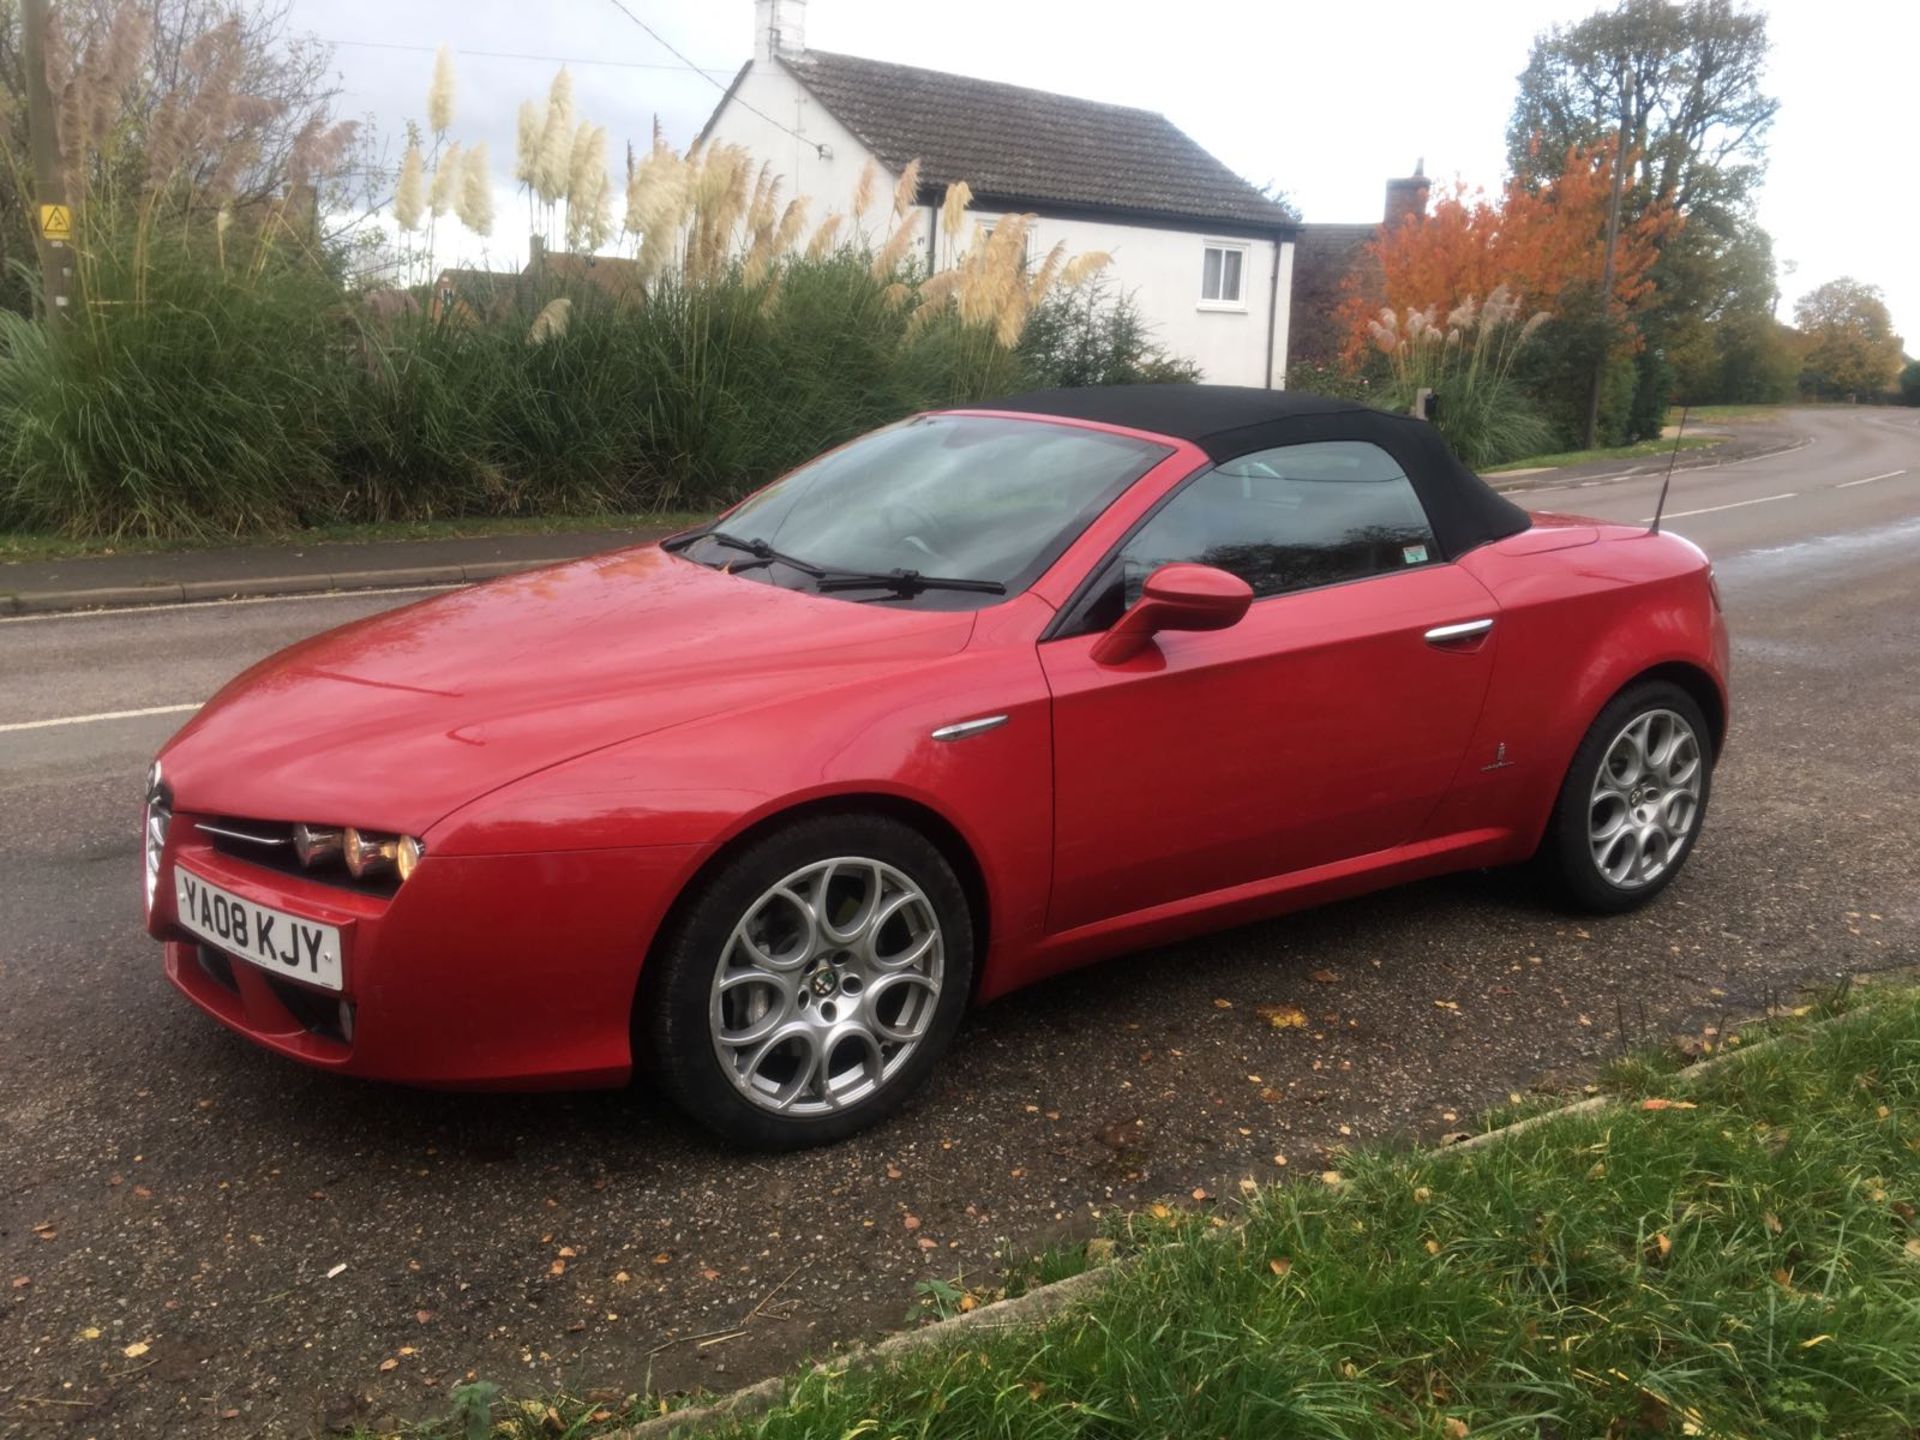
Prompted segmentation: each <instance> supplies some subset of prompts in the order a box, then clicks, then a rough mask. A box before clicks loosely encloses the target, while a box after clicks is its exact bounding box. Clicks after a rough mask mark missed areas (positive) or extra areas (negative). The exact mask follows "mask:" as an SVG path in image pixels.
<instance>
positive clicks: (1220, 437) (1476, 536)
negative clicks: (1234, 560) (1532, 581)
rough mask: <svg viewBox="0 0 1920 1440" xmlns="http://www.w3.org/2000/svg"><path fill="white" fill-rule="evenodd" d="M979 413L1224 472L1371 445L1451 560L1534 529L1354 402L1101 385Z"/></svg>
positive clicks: (1430, 436) (1428, 443)
mask: <svg viewBox="0 0 1920 1440" xmlns="http://www.w3.org/2000/svg"><path fill="white" fill-rule="evenodd" d="M979 408H981V409H983V410H1014V411H1024V412H1027V413H1030V414H1035V415H1057V416H1059V417H1061V418H1062V419H1067V420H1091V421H1094V422H1096V423H1098V424H1103V425H1122V426H1126V427H1127V428H1129V429H1133V430H1145V431H1148V432H1150V433H1152V434H1155V435H1166V436H1169V437H1171V438H1172V439H1175V440H1186V441H1190V442H1191V443H1193V444H1194V445H1197V446H1199V448H1200V449H1202V450H1204V451H1205V452H1206V453H1207V456H1208V458H1209V459H1211V460H1213V461H1214V462H1215V463H1216V464H1218V463H1220V462H1221V461H1225V460H1231V459H1233V458H1235V457H1236V456H1240V455H1248V454H1251V453H1253V452H1254V451H1256V450H1271V449H1273V448H1275V447H1276V446H1280V445H1301V444H1306V443H1309V442H1312V441H1316V440H1364V441H1369V442H1371V443H1372V444H1375V445H1378V446H1379V447H1380V448H1381V449H1382V450H1385V451H1386V452H1387V453H1388V454H1389V455H1391V456H1393V458H1394V460H1395V461H1396V462H1397V463H1398V464H1399V466H1400V468H1401V469H1402V470H1403V471H1405V472H1406V475H1407V478H1408V479H1409V480H1411V481H1412V482H1413V488H1414V490H1415V492H1416V493H1417V494H1418V495H1419V496H1420V501H1421V503H1422V504H1423V505H1424V506H1425V507H1426V511H1427V519H1428V521H1429V522H1430V523H1431V524H1432V526H1433V533H1434V538H1435V539H1436V540H1437V541H1439V543H1440V547H1441V549H1443V550H1444V551H1445V552H1446V554H1447V557H1448V558H1449V559H1451V558H1452V557H1454V556H1456V555H1460V554H1462V553H1464V552H1465V551H1468V550H1471V549H1473V548H1474V547H1475V546H1476V545H1484V544H1486V543H1487V542H1488V541H1490V540H1498V539H1500V538H1502V537H1503V536H1507V535H1515V534H1518V533H1519V532H1520V531H1522V530H1525V529H1526V528H1527V527H1528V526H1529V525H1531V524H1532V523H1533V522H1532V519H1531V517H1529V516H1528V514H1527V512H1526V511H1525V510H1522V509H1521V508H1520V507H1519V506H1518V505H1515V504H1514V503H1513V502H1512V501H1511V500H1508V499H1506V498H1505V497H1503V496H1501V495H1499V494H1496V493H1495V492H1494V490H1493V489H1492V488H1491V487H1489V486H1488V485H1487V483H1486V482H1485V481H1484V480H1482V479H1481V478H1480V477H1479V476H1478V475H1476V474H1474V473H1473V472H1472V471H1471V470H1469V469H1468V468H1467V467H1466V466H1465V465H1463V464H1461V463H1460V461H1459V460H1458V459H1457V458H1456V457H1455V456H1454V453H1453V451H1452V450H1450V449H1449V448H1448V447H1447V442H1446V441H1445V440H1443V439H1441V438H1440V432H1439V431H1437V430H1435V429H1434V428H1433V426H1431V425H1429V424H1428V423H1427V422H1426V421H1424V420H1415V419H1413V418H1412V417H1411V416H1407V415H1390V414H1388V413H1387V412H1386V411H1384V410H1375V409H1372V408H1370V407H1369V406H1366V405H1358V404H1355V403H1354V402H1353V401H1351V400H1335V399H1332V398H1330V397H1328V396H1325V395H1309V394H1307V393H1305V392H1304V391H1299V390H1260V389H1255V388H1253V387H1252V386H1240V385H1096V386H1087V387H1085V388H1075V389H1063V390H1032V391H1028V392H1027V393H1026V394H1024V395H1009V396H1007V397H1005V398H1004V399H1000V400H993V401H989V402H987V403H986V404H984V405H982V406H980V407H979Z"/></svg>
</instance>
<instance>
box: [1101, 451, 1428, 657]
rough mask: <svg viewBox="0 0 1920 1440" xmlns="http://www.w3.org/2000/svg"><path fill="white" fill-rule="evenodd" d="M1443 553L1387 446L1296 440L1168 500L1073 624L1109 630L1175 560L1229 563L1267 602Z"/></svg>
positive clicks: (1243, 459)
mask: <svg viewBox="0 0 1920 1440" xmlns="http://www.w3.org/2000/svg"><path fill="white" fill-rule="evenodd" d="M1438 559H1439V547H1438V546H1437V545H1436V544H1435V543H1434V539H1433V531H1432V529H1431V528H1430V527H1429V526H1428V524H1427V515H1426V511H1425V510H1424V509H1423V508H1422V507H1421V505H1420V500H1419V497H1418V496H1416V495H1415V494H1414V493H1413V484H1412V482H1411V481H1409V480H1408V479H1407V477H1406V475H1405V474H1403V473H1402V472H1401V470H1400V467H1399V466H1398V465H1397V464H1395V463H1394V460H1393V457H1392V456H1390V455H1388V454H1387V452H1386V451H1384V450H1382V449H1381V448H1380V447H1379V446H1377V445H1373V444H1369V443H1367V442H1366V441H1361V440H1327V441H1320V442H1316V443H1314V444H1310V445H1285V446H1281V447H1280V448H1278V449H1275V450H1262V451H1259V452H1257V453H1255V454H1252V455H1242V456H1240V457H1239V458H1238V459H1234V460H1229V461H1227V462H1225V463H1224V464H1222V465H1219V466H1217V467H1216V468H1214V469H1212V470H1210V471H1208V472H1207V473H1206V474H1204V475H1201V476H1200V477H1199V478H1198V479H1195V480H1193V481H1192V482H1190V483H1189V484H1188V485H1187V486H1186V488H1185V489H1183V490H1181V491H1180V492H1179V493H1178V494H1176V495H1175V496H1174V497H1173V498H1172V499H1171V500H1169V501H1168V502H1167V503H1166V505H1164V506H1163V507H1162V508H1161V509H1160V511H1159V513H1157V514H1156V515H1154V516H1153V517H1152V518H1151V519H1150V520H1148V521H1147V523H1146V524H1145V525H1144V526H1142V527H1141V528H1140V530H1139V531H1138V532H1136V533H1135V534H1134V536H1133V538H1132V539H1130V540H1128V541H1127V543H1126V545H1125V547H1124V548H1123V549H1122V550H1121V552H1120V553H1119V555H1118V556H1116V557H1115V558H1114V559H1113V560H1112V561H1110V562H1109V563H1108V569H1107V573H1106V574H1105V575H1103V576H1102V577H1101V580H1100V582H1099V584H1098V585H1097V586H1096V588H1095V594H1094V595H1092V596H1090V597H1089V602H1088V604H1087V606H1086V609H1085V612H1084V615H1085V618H1084V620H1083V621H1082V622H1081V623H1080V624H1078V625H1076V626H1074V627H1073V628H1074V629H1075V630H1076V631H1079V632H1082V633H1084V632H1086V631H1088V630H1104V629H1105V628H1106V627H1107V626H1109V625H1111V624H1112V623H1113V622H1114V621H1115V620H1116V619H1118V618H1119V616H1120V614H1121V612H1122V611H1124V610H1125V609H1126V608H1127V607H1128V606H1130V605H1132V604H1133V603H1134V602H1135V601H1136V600H1138V599H1139V598H1140V588H1141V586H1142V585H1144V584H1145V583H1146V579H1147V576H1149V575H1151V574H1152V573H1153V572H1154V571H1155V570H1157V569H1159V568H1160V567H1161V566H1162V565H1168V564H1172V563H1173V562H1175V561H1190V562H1194V563H1197V564H1201V565H1213V566H1217V567H1218V568H1220V569H1222V570H1226V571H1230V572H1231V573H1233V574H1235V575H1238V576H1239V577H1240V578H1241V579H1242V580H1245V581H1246V582H1247V584H1249V585H1251V586H1252V587H1253V594H1254V598H1255V599H1256V600H1257V599H1261V598H1263V597H1265V596H1268V595H1279V594H1283V593H1285V592H1286V591H1289V590H1306V589H1311V588H1313V587H1315V586H1318V585H1334V584H1338V583H1340V582H1341V581H1344V580H1360V579H1364V578H1366V577H1367V576H1370V575H1385V574H1388V573H1390V572H1392V571H1395V570H1407V569H1411V568H1413V567H1415V566H1420V565H1428V564H1432V563H1434V562H1435V561H1436V560H1438Z"/></svg>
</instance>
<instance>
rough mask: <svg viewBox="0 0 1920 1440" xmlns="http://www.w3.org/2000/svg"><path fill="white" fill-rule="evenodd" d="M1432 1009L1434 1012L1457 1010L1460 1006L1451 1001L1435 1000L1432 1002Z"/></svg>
mask: <svg viewBox="0 0 1920 1440" xmlns="http://www.w3.org/2000/svg"><path fill="white" fill-rule="evenodd" d="M1433 1007H1434V1009H1436V1010H1458V1009H1459V1008H1460V1006H1459V1005H1458V1004H1456V1003H1455V1002H1454V1001H1452V1000H1436V1001H1434V1002H1433Z"/></svg>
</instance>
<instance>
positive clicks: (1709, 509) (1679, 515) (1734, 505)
mask: <svg viewBox="0 0 1920 1440" xmlns="http://www.w3.org/2000/svg"><path fill="white" fill-rule="evenodd" d="M1799 493H1800V492H1799V491H1798V490H1789V491H1787V492H1786V493H1785V494H1782V495H1762V496H1760V497H1759V498H1758V499H1756V500H1735V501H1732V502H1731V503H1729V504H1726V505H1708V506H1704V507H1703V508H1701V509H1699V510H1675V511H1674V512H1673V513H1672V514H1670V515H1662V516H1661V517H1660V519H1661V521H1662V523H1664V522H1666V521H1668V520H1684V519H1686V518H1687V517H1688V516H1689V515H1712V514H1714V513H1715V512H1716V511H1720V510H1738V509H1739V508H1740V507H1741V506H1743V505H1765V504H1768V503H1769V502H1770V501H1774V500H1791V499H1793V498H1794V496H1796V495H1798V494H1799ZM1634 523H1635V524H1637V525H1651V524H1652V523H1653V516H1651V515H1649V516H1647V518H1646V519H1644V520H1637V521H1635V522H1634Z"/></svg>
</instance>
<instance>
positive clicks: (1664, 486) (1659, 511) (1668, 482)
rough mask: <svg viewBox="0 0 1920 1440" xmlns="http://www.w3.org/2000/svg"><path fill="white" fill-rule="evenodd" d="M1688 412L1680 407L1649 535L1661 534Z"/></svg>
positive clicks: (1649, 527)
mask: <svg viewBox="0 0 1920 1440" xmlns="http://www.w3.org/2000/svg"><path fill="white" fill-rule="evenodd" d="M1687 410H1688V407H1687V406H1685V405H1682V406H1681V407H1680V423H1679V424H1678V425H1677V426H1675V427H1674V431H1673V451H1672V453H1671V454H1669V455H1668V456H1667V478H1666V479H1664V480H1662V481H1661V482H1660V503H1659V504H1658V505H1656V506H1654V507H1653V524H1651V525H1649V526H1648V527H1647V533H1648V534H1649V535H1658V534H1659V533H1660V517H1661V515H1663V514H1664V513H1665V512H1666V508H1667V490H1668V489H1669V488H1670V487H1671V486H1672V484H1673V462H1674V461H1676V460H1678V459H1679V458H1680V437H1681V436H1682V435H1684V434H1686V433H1687Z"/></svg>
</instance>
